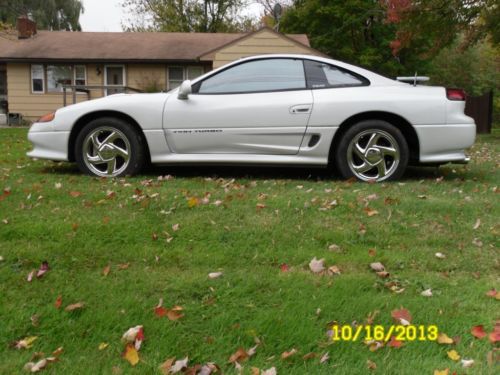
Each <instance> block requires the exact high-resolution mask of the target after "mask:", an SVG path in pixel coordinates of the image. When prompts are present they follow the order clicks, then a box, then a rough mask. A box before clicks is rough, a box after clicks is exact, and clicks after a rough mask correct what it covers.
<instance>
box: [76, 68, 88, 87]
mask: <svg viewBox="0 0 500 375" xmlns="http://www.w3.org/2000/svg"><path fill="white" fill-rule="evenodd" d="M74 71H75V85H79V86H85V85H86V84H87V72H86V70H85V65H75V70H74Z"/></svg>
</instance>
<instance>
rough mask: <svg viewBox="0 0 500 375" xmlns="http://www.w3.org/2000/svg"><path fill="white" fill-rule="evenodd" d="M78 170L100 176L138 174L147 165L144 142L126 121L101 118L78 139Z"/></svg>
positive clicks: (92, 122)
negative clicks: (145, 163)
mask: <svg viewBox="0 0 500 375" xmlns="http://www.w3.org/2000/svg"><path fill="white" fill-rule="evenodd" d="M75 159H76V163H77V164H78V167H79V168H80V169H81V170H82V171H83V172H84V173H87V174H90V175H94V176H98V177H119V176H125V175H134V174H136V173H138V172H139V171H140V170H141V169H142V166H143V165H144V162H145V152H144V139H143V137H142V135H141V134H139V133H138V132H137V131H136V130H135V129H134V128H133V127H132V126H130V125H129V124H128V123H126V122H125V121H122V120H120V119H117V118H113V117H106V118H98V119H95V120H93V121H91V122H90V123H88V124H87V125H85V126H84V128H83V129H82V130H81V131H80V133H79V134H78V137H77V138H76V152H75Z"/></svg>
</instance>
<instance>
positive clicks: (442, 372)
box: [434, 368, 450, 375]
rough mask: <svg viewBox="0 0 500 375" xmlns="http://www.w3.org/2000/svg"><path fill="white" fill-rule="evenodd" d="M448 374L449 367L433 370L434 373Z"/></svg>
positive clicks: (436, 374)
mask: <svg viewBox="0 0 500 375" xmlns="http://www.w3.org/2000/svg"><path fill="white" fill-rule="evenodd" d="M449 374H450V369H447V368H446V369H444V370H434V375H449Z"/></svg>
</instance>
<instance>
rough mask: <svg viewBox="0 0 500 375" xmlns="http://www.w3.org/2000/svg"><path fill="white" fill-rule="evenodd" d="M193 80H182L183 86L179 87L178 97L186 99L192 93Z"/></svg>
mask: <svg viewBox="0 0 500 375" xmlns="http://www.w3.org/2000/svg"><path fill="white" fill-rule="evenodd" d="M191 92H192V91H191V81H190V80H189V79H187V80H185V81H184V82H182V84H181V86H180V87H179V92H178V94H177V99H180V100H186V99H187V98H188V96H189V94H191Z"/></svg>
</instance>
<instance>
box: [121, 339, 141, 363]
mask: <svg viewBox="0 0 500 375" xmlns="http://www.w3.org/2000/svg"><path fill="white" fill-rule="evenodd" d="M122 356H123V358H124V359H126V360H127V361H128V363H130V364H131V365H132V366H135V365H137V364H138V363H139V352H138V351H137V349H136V348H135V346H134V345H132V344H127V346H125V351H124V352H123V355H122Z"/></svg>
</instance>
